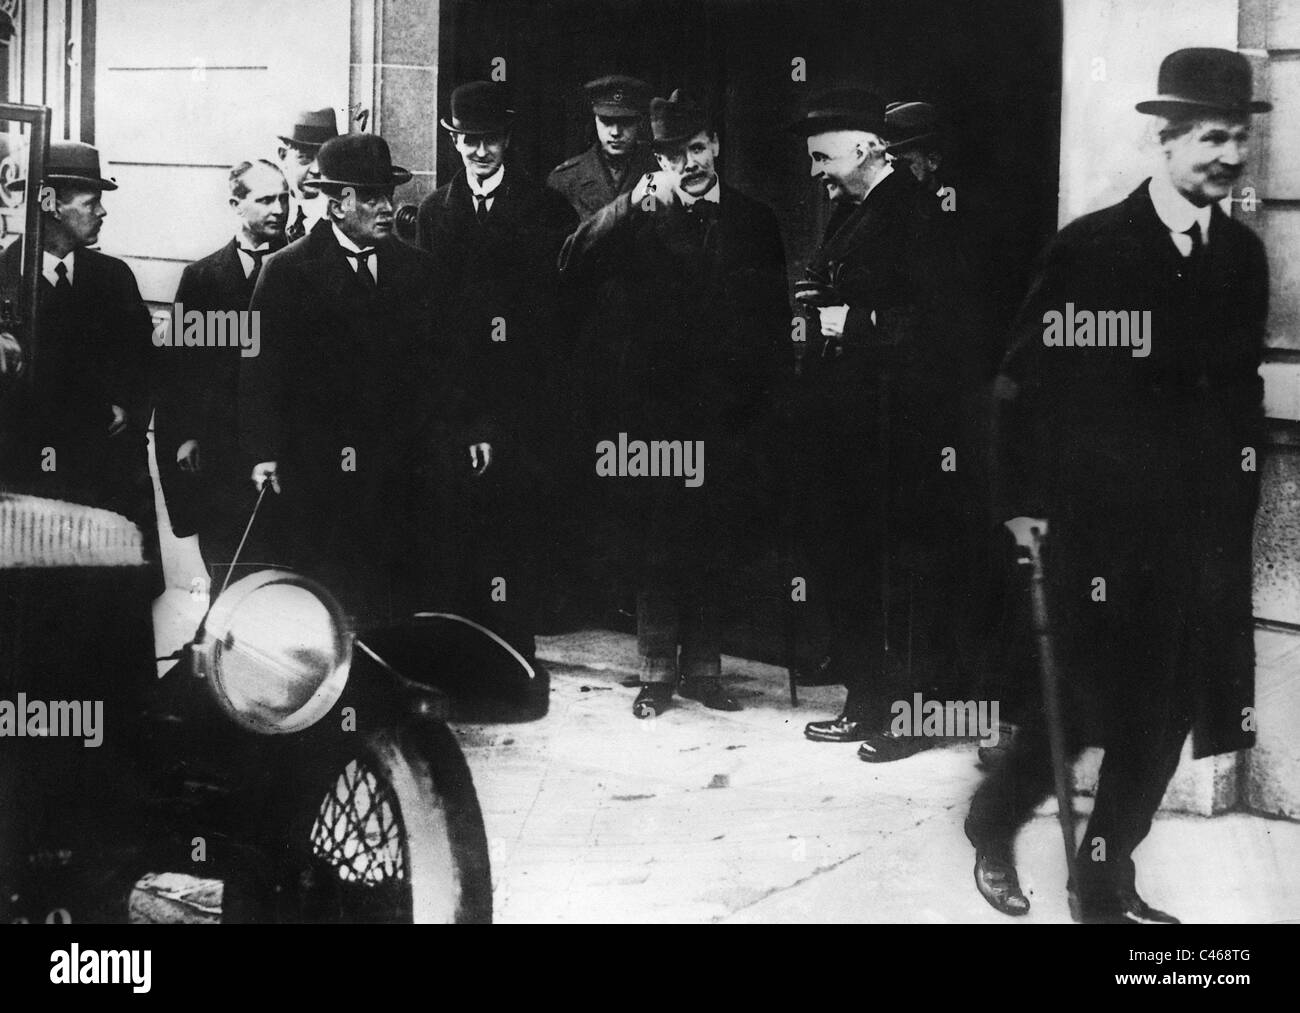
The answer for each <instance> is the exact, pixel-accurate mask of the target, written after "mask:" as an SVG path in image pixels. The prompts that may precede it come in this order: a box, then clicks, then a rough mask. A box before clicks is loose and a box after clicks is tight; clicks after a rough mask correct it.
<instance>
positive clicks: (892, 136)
mask: <svg viewBox="0 0 1300 1013" xmlns="http://www.w3.org/2000/svg"><path fill="white" fill-rule="evenodd" d="M885 131H886V135H887V136H886V139H887V140H888V142H889V143H888V144H887V145H886V146H885V150H886V151H888V152H891V153H895V154H897V153H898V152H902V151H906V150H908V149H909V148H918V147H921V146H922V145H926V144H932V143H934V142H937V141H938V139H939V137H940V132H939V114H938V112H937V111H936V110H935V108H934V106H932V105H930V103H929V102H891V103H889V105H887V106H886V107H885Z"/></svg>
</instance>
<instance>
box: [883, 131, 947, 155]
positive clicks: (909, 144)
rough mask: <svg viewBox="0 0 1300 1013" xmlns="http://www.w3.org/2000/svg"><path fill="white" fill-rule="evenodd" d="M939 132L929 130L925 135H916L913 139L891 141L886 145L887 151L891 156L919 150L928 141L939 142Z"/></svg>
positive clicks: (905, 138)
mask: <svg viewBox="0 0 1300 1013" xmlns="http://www.w3.org/2000/svg"><path fill="white" fill-rule="evenodd" d="M938 139H939V132H938V131H937V130H927V131H926V132H925V133H923V134H915V135H914V136H912V137H904V138H903V139H902V140H901V141H890V142H889V143H888V144H886V145H885V150H886V151H887V152H889V153H890V154H891V155H897V154H900V153H901V152H904V151H907V150H908V149H909V148H919V147H921V146H922V145H924V144H925V143H926V142H928V141H937V140H938Z"/></svg>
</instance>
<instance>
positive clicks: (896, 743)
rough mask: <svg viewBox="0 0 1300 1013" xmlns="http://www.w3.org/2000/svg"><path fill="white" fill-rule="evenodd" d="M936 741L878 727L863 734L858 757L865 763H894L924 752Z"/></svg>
mask: <svg viewBox="0 0 1300 1013" xmlns="http://www.w3.org/2000/svg"><path fill="white" fill-rule="evenodd" d="M934 743H935V740H934V739H932V738H927V737H926V736H924V735H894V734H893V733H891V732H889V731H885V730H883V729H880V728H877V729H876V730H875V731H872V732H871V733H869V734H868V735H865V736H863V742H862V745H860V746H859V747H858V759H859V760H862V761H863V762H864V763H893V762H894V761H895V760H905V759H907V758H908V757H909V756H914V755H915V754H917V753H920V752H924V751H925V750H927V749H929V748H930V747H931V746H933V745H934Z"/></svg>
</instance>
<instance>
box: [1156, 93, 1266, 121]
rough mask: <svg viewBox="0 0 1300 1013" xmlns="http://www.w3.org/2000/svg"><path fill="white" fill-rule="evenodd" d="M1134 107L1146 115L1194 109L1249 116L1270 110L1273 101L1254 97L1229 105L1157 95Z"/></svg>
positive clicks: (1166, 114) (1175, 112)
mask: <svg viewBox="0 0 1300 1013" xmlns="http://www.w3.org/2000/svg"><path fill="white" fill-rule="evenodd" d="M1134 108H1135V109H1137V111H1138V112H1140V113H1145V114H1147V115H1148V116H1166V117H1168V116H1185V115H1186V114H1187V113H1189V112H1194V111H1196V110H1201V111H1203V112H1209V113H1227V114H1229V115H1232V116H1250V115H1251V114H1253V113H1267V112H1272V111H1273V103H1272V102H1264V101H1261V100H1258V99H1254V100H1252V101H1250V102H1247V103H1245V104H1244V105H1230V104H1228V103H1226V102H1207V101H1205V100H1204V99H1192V98H1187V97H1186V96H1183V95H1157V96H1156V97H1155V98H1153V99H1147V100H1146V101H1143V102H1139V103H1138V104H1137V105H1136V106H1135V107H1134Z"/></svg>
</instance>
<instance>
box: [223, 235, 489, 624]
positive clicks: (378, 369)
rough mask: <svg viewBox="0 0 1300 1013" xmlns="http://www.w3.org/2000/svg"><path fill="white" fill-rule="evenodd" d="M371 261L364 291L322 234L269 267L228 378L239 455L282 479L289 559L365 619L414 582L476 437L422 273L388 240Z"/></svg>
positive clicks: (448, 338) (417, 257) (404, 249)
mask: <svg viewBox="0 0 1300 1013" xmlns="http://www.w3.org/2000/svg"><path fill="white" fill-rule="evenodd" d="M377 249H378V264H379V283H378V287H377V289H376V290H375V291H373V292H370V291H367V289H366V288H364V287H363V286H362V285H361V283H360V282H359V281H358V280H357V277H356V274H355V272H354V269H353V267H352V265H351V264H350V263H349V261H348V260H347V258H346V257H345V256H344V254H343V250H342V248H341V247H340V246H339V244H338V242H337V241H336V239H335V238H334V234H333V230H332V228H331V226H330V224H329V223H328V222H320V223H318V224H317V225H316V226H315V227H314V228H313V229H312V231H311V232H310V233H308V234H307V235H306V236H305V237H304V238H303V239H300V240H298V241H297V242H295V243H292V244H291V245H289V246H288V247H286V248H285V249H284V250H281V251H280V252H279V253H277V254H274V255H273V256H271V257H268V258H267V260H266V262H265V264H264V265H263V267H262V271H261V274H260V276H259V278H258V282H257V288H256V290H255V291H254V293H253V298H252V302H251V309H252V310H254V311H255V312H258V313H260V314H261V332H262V342H261V354H260V355H258V356H257V357H256V358H250V359H247V360H246V361H245V362H244V363H243V364H242V365H241V368H240V376H239V394H240V396H239V422H240V428H241V439H242V450H243V453H244V454H245V455H246V457H247V458H248V459H249V460H251V461H253V462H255V463H256V462H260V461H276V462H277V463H278V465H279V467H280V470H281V472H282V474H283V490H284V491H283V495H284V497H285V502H284V506H285V510H284V513H285V515H286V522H287V525H288V527H289V529H290V533H291V537H292V538H293V543H294V544H293V546H292V547H291V550H290V554H291V556H292V557H293V559H294V561H295V563H296V564H297V565H299V566H301V567H303V568H304V569H306V570H308V571H309V572H313V573H316V574H318V575H319V576H320V577H321V578H322V579H324V580H326V581H327V583H329V584H330V586H331V590H335V591H336V593H339V594H340V595H343V596H344V600H345V602H346V603H347V604H348V605H349V607H351V608H352V609H353V611H354V612H355V613H356V614H358V615H360V616H363V617H367V618H371V617H380V618H382V613H384V612H385V609H384V607H383V606H384V604H385V601H386V599H387V597H388V596H390V595H395V596H396V595H401V594H404V593H405V591H406V590H407V589H408V588H409V586H410V585H409V584H408V582H409V581H414V582H416V583H417V584H418V583H419V582H420V581H422V580H423V579H424V577H425V575H424V574H421V573H418V572H412V568H413V567H416V566H418V565H419V564H420V563H421V561H422V560H424V559H425V558H426V557H425V556H424V554H423V548H427V546H424V543H423V542H422V539H423V538H424V534H425V533H427V529H429V528H430V527H431V526H432V525H434V524H436V523H438V521H439V519H438V518H437V517H436V516H433V517H431V516H430V514H429V510H430V508H431V503H432V502H433V500H431V499H430V496H431V494H432V493H435V492H436V489H437V487H438V485H439V475H438V469H439V467H440V466H441V465H442V464H444V463H445V462H446V461H447V460H449V459H450V458H449V456H448V455H455V454H457V453H458V452H459V451H460V450H462V449H463V447H464V446H468V444H469V443H470V442H471V441H473V440H476V439H478V438H480V437H481V435H482V434H481V431H480V426H481V423H480V422H478V421H477V416H476V412H475V411H474V409H473V408H472V406H471V404H470V402H469V400H468V398H467V397H466V396H465V395H464V394H463V381H462V377H461V373H460V368H459V364H458V361H457V360H458V356H457V352H456V347H455V344H454V340H453V337H452V335H450V334H449V333H447V332H446V331H444V329H443V328H444V324H445V321H444V320H443V317H442V314H441V313H440V310H439V301H438V298H437V288H436V285H435V282H434V274H433V262H432V260H431V259H430V258H429V256H428V255H427V254H425V253H423V252H422V251H420V250H416V249H414V248H413V247H410V246H408V245H406V244H405V243H402V242H401V241H399V240H397V239H395V238H392V237H390V238H388V239H385V240H384V241H382V242H380V243H379V244H377ZM466 453H467V451H466ZM455 459H456V460H459V457H456V458H455ZM417 535H418V536H419V537H417ZM417 593H418V592H417Z"/></svg>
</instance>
